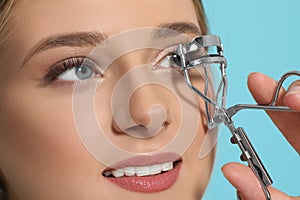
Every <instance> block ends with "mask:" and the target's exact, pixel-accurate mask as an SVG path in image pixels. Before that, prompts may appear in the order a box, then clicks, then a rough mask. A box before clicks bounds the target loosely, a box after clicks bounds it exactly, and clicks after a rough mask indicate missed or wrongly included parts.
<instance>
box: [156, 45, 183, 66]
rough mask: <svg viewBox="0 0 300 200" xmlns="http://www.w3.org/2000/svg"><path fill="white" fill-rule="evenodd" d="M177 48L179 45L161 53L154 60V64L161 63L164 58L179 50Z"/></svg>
mask: <svg viewBox="0 0 300 200" xmlns="http://www.w3.org/2000/svg"><path fill="white" fill-rule="evenodd" d="M177 46H178V44H176V45H172V46H170V47H167V48H165V49H163V50H162V51H160V52H159V54H158V55H157V57H156V58H155V59H154V64H157V63H159V62H160V61H161V60H162V59H163V58H165V57H166V56H167V55H169V54H170V53H174V52H175V51H176V50H177Z"/></svg>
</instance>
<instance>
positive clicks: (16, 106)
mask: <svg viewBox="0 0 300 200" xmlns="http://www.w3.org/2000/svg"><path fill="white" fill-rule="evenodd" d="M12 88H13V89H7V91H8V92H5V95H4V98H3V102H2V111H1V115H0V167H1V170H2V171H3V173H4V174H5V176H6V178H7V180H8V182H9V185H11V186H12V189H13V190H15V191H17V193H18V195H20V196H23V197H24V198H25V199H26V197H27V199H31V198H33V196H32V195H33V194H34V195H37V196H38V194H39V193H40V194H41V195H44V196H47V198H49V197H51V196H53V192H52V191H50V190H49V189H48V188H53V189H54V188H55V190H56V191H55V193H56V194H55V195H56V196H57V195H58V194H59V193H61V194H64V193H66V191H67V190H69V189H70V190H71V188H77V187H78V182H80V181H79V180H76V179H81V178H82V177H81V175H83V174H85V175H86V176H87V177H88V176H89V175H91V173H88V172H89V171H90V172H95V169H94V168H93V167H89V166H97V165H95V163H94V160H93V159H91V158H90V156H89V154H88V153H87V151H86V150H85V149H84V148H83V146H82V145H81V142H80V139H79V137H78V136H77V133H76V130H75V128H74V123H73V117H72V99H71V97H72V95H70V93H68V92H67V93H64V94H61V95H58V94H56V95H51V96H50V95H47V94H55V93H54V92H49V91H46V92H44V91H42V90H47V89H40V90H38V89H36V88H35V89H32V86H31V88H30V87H29V86H28V85H27V86H26V85H24V86H20V87H12ZM25 88H27V89H25ZM40 91H41V92H40ZM29 94H30V95H29ZM78 160H80V161H81V162H78ZM83 163H84V164H83ZM97 167H99V166H97ZM75 174H80V175H78V176H75ZM93 176H94V177H95V174H94V175H93ZM37 191H38V192H37ZM49 193H50V194H49ZM71 194H72V193H71ZM37 196H34V197H35V199H39V198H36V197H37Z"/></svg>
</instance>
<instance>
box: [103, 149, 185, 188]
mask: <svg viewBox="0 0 300 200" xmlns="http://www.w3.org/2000/svg"><path fill="white" fill-rule="evenodd" d="M177 160H180V156H179V155H178V154H174V153H163V154H158V155H155V156H137V157H133V158H130V159H127V160H124V161H121V162H118V163H116V164H114V165H113V166H112V167H111V168H110V169H120V168H124V167H128V166H149V165H154V164H161V163H165V162H174V161H177ZM181 164H182V163H181V162H178V163H176V165H175V166H174V168H173V169H172V170H170V171H168V172H164V173H161V174H157V175H152V176H143V177H138V176H129V177H127V176H123V177H119V178H114V177H109V178H107V179H108V180H109V181H110V182H112V183H114V184H115V185H117V186H119V187H121V188H123V189H126V190H129V191H133V192H142V193H154V192H160V191H163V190H166V189H168V188H170V187H171V186H172V185H174V184H175V182H176V180H177V177H178V175H179V173H180V169H181ZM107 170H109V169H107ZM107 170H105V171H107Z"/></svg>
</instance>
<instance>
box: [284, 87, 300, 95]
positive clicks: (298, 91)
mask: <svg viewBox="0 0 300 200" xmlns="http://www.w3.org/2000/svg"><path fill="white" fill-rule="evenodd" d="M290 94H300V86H293V87H291V88H289V90H288V93H287V95H290Z"/></svg>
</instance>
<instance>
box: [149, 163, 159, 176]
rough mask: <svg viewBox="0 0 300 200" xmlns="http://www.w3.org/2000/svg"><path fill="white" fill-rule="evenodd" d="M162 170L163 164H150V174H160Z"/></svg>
mask: <svg viewBox="0 0 300 200" xmlns="http://www.w3.org/2000/svg"><path fill="white" fill-rule="evenodd" d="M160 172H161V165H160V164H158V165H152V166H150V174H151V175H154V174H159V173H160Z"/></svg>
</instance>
